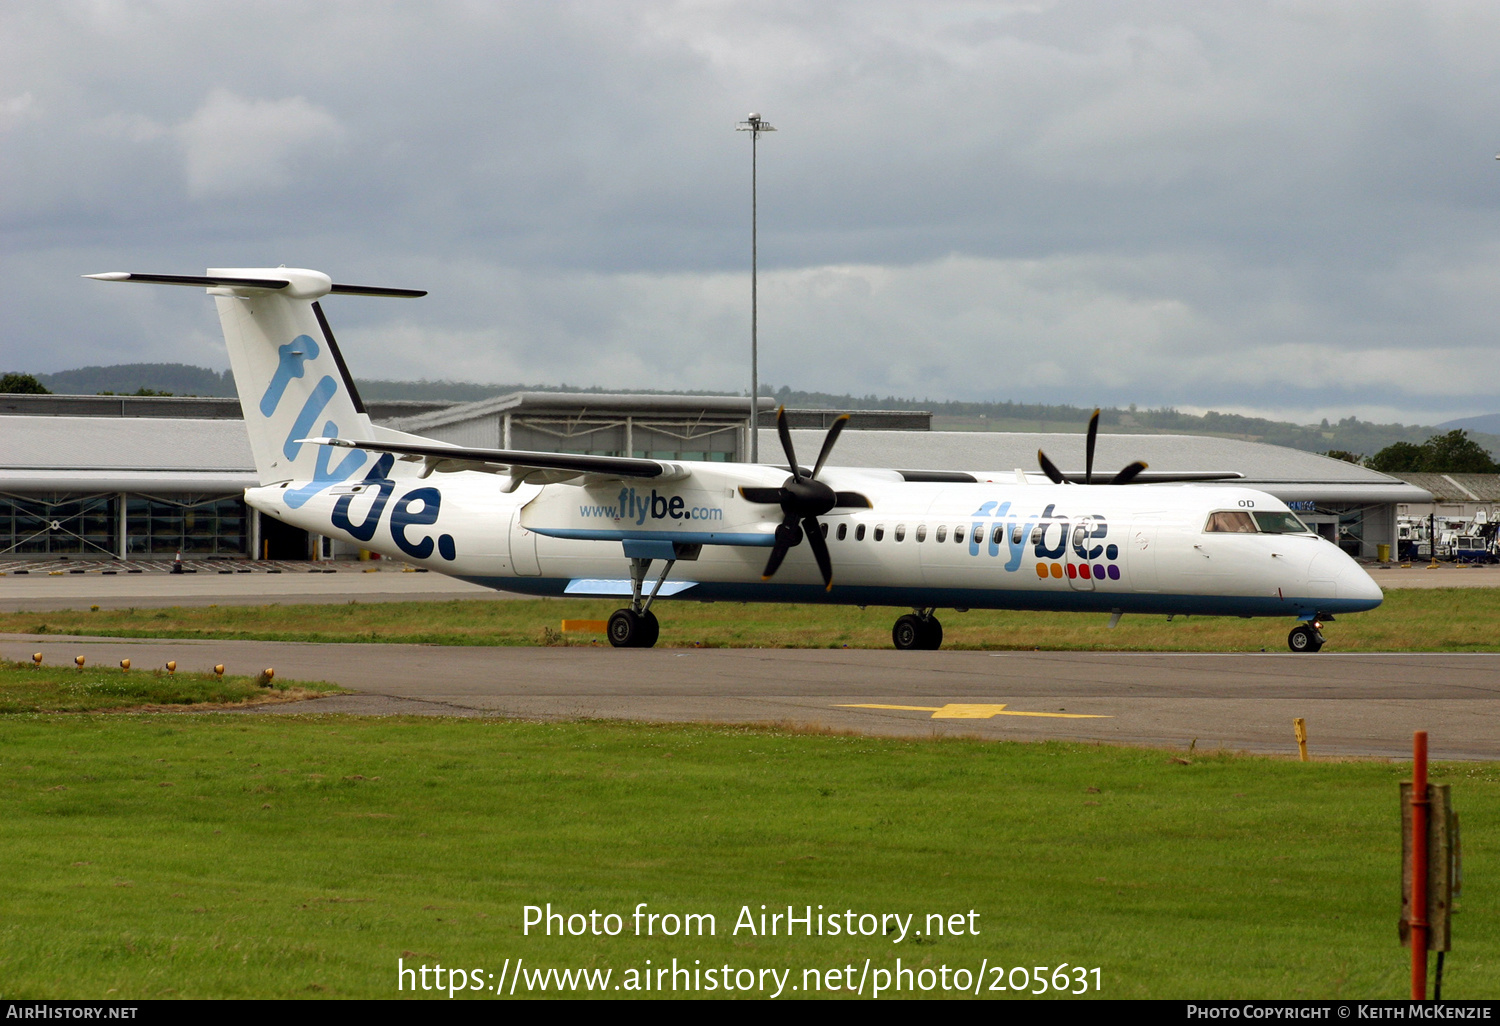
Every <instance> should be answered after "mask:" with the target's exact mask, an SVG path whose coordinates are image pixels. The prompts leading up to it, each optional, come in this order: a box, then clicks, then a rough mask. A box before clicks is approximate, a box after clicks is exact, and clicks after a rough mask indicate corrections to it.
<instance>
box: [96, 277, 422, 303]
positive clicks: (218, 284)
mask: <svg viewBox="0 0 1500 1026" xmlns="http://www.w3.org/2000/svg"><path fill="white" fill-rule="evenodd" d="M84 277H85V278H94V279H96V280H98V281H130V282H136V283H139V284H143V285H188V286H192V287H195V288H204V289H215V288H227V289H278V290H279V289H284V288H286V287H287V286H289V285H291V284H292V283H291V280H290V279H287V278H226V277H220V276H216V275H206V274H132V273H130V272H128V271H106V272H105V273H103V274H85V275H84ZM325 280H326V279H325ZM328 292H329V293H330V294H331V295H336V296H385V297H387V298H391V299H419V298H421V297H422V296H425V295H427V293H426V292H424V291H422V290H421V289H388V288H383V287H381V286H379V285H332V286H330V287H329V289H328Z"/></svg>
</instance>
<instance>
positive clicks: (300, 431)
mask: <svg viewBox="0 0 1500 1026" xmlns="http://www.w3.org/2000/svg"><path fill="white" fill-rule="evenodd" d="M276 352H277V356H278V357H279V359H278V361H277V364H276V373H275V374H273V375H271V383H270V384H269V385H267V386H266V392H265V395H263V396H261V397H260V412H261V415H262V416H264V417H266V418H270V417H271V416H273V415H274V414H275V413H276V411H277V409H278V408H279V407H280V406H281V400H282V399H284V398H285V397H286V390H287V386H289V385H290V384H291V383H292V382H293V381H295V380H297V379H298V378H301V377H302V376H303V373H304V368H305V365H306V364H307V363H308V362H309V361H310V360H316V359H317V358H318V355H319V353H321V352H322V348H321V347H320V346H319V345H318V343H317V341H316V340H315V339H314V338H313V337H312V336H311V335H298V336H297V337H296V338H294V339H292V340H291V341H290V342H288V343H287V344H286V345H284V346H281V347H280V348H278V349H277V350H276ZM338 390H339V386H338V382H337V381H335V380H334V379H333V377H332V376H331V375H328V374H325V375H323V376H322V377H321V378H319V379H318V383H317V384H315V385H314V386H313V387H312V391H310V392H309V393H308V395H307V398H306V399H305V400H303V402H302V409H301V410H299V411H298V412H297V419H296V420H295V421H293V423H292V427H291V430H290V431H288V432H287V434H286V439H285V440H284V441H283V442H282V443H281V453H282V455H283V456H285V457H286V458H287V459H288V460H295V459H296V458H297V456H298V455H299V454H300V453H301V452H302V442H301V441H299V439H303V438H307V437H309V436H310V435H312V434H313V433H314V428H315V427H316V425H317V423H318V418H319V417H320V416H322V414H323V411H324V410H325V409H327V407H328V404H329V402H331V401H332V400H333V397H334V396H335V395H337V394H338ZM338 433H339V427H338V424H336V423H334V422H333V421H331V420H329V421H324V423H323V434H324V435H325V436H327V437H337V435H338ZM368 459H369V457H368V455H367V454H366V453H364V452H363V451H361V450H359V449H355V450H353V451H352V452H350V453H349V454H348V455H346V456H345V457H344V458H343V459H342V460H340V461H339V463H338V466H336V467H330V466H329V464H330V463H331V462H332V460H333V450H332V449H330V448H329V447H328V446H326V445H324V446H319V447H318V455H317V459H316V460H315V462H314V464H313V477H312V480H311V481H309V482H308V483H307V484H305V485H303V486H302V487H301V488H296V489H293V490H292V491H289V492H287V493H286V495H285V497H284V498H285V501H286V504H287V505H288V506H290V507H291V508H292V509H298V508H300V507H301V506H303V505H304V504H305V503H306V502H307V500H308V499H311V498H312V497H313V496H314V495H316V494H317V493H318V492H320V491H322V490H323V489H324V488H327V487H328V486H329V485H333V484H338V483H339V482H340V481H347V480H348V479H349V478H350V477H351V476H353V474H354V473H355V471H357V470H359V468H360V467H363V466H364V465H365V463H366V461H367V460H368Z"/></svg>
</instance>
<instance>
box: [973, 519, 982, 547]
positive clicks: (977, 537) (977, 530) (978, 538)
mask: <svg viewBox="0 0 1500 1026" xmlns="http://www.w3.org/2000/svg"><path fill="white" fill-rule="evenodd" d="M982 541H984V525H983V524H975V525H974V544H975V545H978V544H979V543H980V542H982Z"/></svg>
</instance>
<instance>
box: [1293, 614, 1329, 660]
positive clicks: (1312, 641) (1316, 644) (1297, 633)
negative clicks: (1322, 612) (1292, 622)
mask: <svg viewBox="0 0 1500 1026" xmlns="http://www.w3.org/2000/svg"><path fill="white" fill-rule="evenodd" d="M1322 627H1323V624H1322V621H1320V620H1308V621H1307V622H1305V623H1299V624H1298V625H1297V626H1295V627H1293V628H1292V632H1291V633H1290V634H1288V635H1287V636H1286V647H1287V648H1289V649H1291V650H1292V651H1293V652H1316V651H1317V650H1318V649H1320V648H1322V647H1323V642H1324V638H1323V631H1322Z"/></svg>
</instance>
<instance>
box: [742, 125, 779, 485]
mask: <svg viewBox="0 0 1500 1026" xmlns="http://www.w3.org/2000/svg"><path fill="white" fill-rule="evenodd" d="M734 130H735V131H736V132H749V133H750V462H751V463H759V462H760V366H759V353H758V351H757V339H756V316H757V312H758V311H757V296H756V271H757V268H756V259H757V253H756V227H757V226H756V197H755V172H756V160H755V158H756V152H755V151H756V144H757V143H759V142H760V133H762V132H774V131H776V126H774V125H772V124H770V123H769V122H766V121H762V120H761V119H760V115H759V114H750V115H747V116H746V118H745V120H744V121H741V122H740V123H739V124H737V125H735V126H734Z"/></svg>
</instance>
